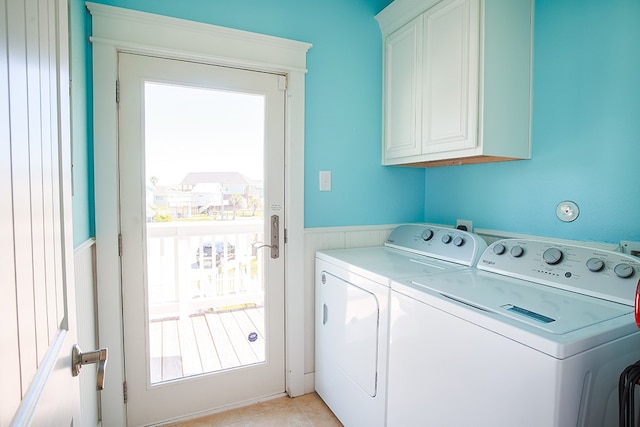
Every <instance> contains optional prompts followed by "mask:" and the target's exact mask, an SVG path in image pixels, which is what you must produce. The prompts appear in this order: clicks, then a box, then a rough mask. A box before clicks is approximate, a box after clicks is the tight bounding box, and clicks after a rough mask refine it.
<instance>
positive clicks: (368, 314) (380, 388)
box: [315, 224, 486, 427]
mask: <svg viewBox="0 0 640 427" xmlns="http://www.w3.org/2000/svg"><path fill="white" fill-rule="evenodd" d="M484 248H486V243H485V242H484V240H482V239H481V238H480V237H478V236H477V235H475V234H472V233H467V232H465V231H461V230H456V229H451V228H446V227H439V226H433V225H413V224H412V225H401V226H399V227H397V228H396V229H394V230H393V231H392V232H391V234H390V236H389V238H388V239H387V241H386V243H385V244H384V246H381V247H368V248H356V249H335V250H324V251H318V252H317V254H316V305H315V309H316V328H315V333H316V337H315V386H316V391H317V392H318V394H319V395H320V397H321V398H322V399H323V400H324V401H325V402H326V404H327V405H328V406H329V408H331V410H332V411H333V412H334V414H336V416H337V417H338V419H340V421H341V422H342V423H343V424H344V425H345V426H347V427H359V426H367V427H375V426H384V425H385V422H386V421H385V420H386V386H387V384H386V381H387V346H388V324H389V285H390V281H391V279H399V278H402V277H409V276H416V275H426V276H429V275H435V274H443V273H445V272H448V271H453V270H462V269H466V268H470V267H471V266H473V265H475V263H476V261H477V259H478V257H479V256H480V254H481V253H482V252H483V250H484Z"/></svg>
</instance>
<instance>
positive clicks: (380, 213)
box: [71, 0, 640, 243]
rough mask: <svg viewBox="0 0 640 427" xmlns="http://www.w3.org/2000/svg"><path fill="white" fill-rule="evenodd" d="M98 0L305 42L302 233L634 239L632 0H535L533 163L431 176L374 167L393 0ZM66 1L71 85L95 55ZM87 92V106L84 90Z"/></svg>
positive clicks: (86, 180) (87, 212) (638, 95)
mask: <svg viewBox="0 0 640 427" xmlns="http://www.w3.org/2000/svg"><path fill="white" fill-rule="evenodd" d="M99 2H100V3H104V4H110V5H113V6H119V7H127V8H131V9H136V10H142V11H147V12H153V13H158V14H163V15H168V16H174V17H179V18H185V19H191V20H194V21H201V22H206V23H212V24H216V25H222V26H227V27H232V28H238V29H242V30H248V31H253V32H259V33H264V34H270V35H274V36H280V37H286V38H291V39H295V40H301V41H305V42H309V43H312V44H313V47H312V48H311V50H310V51H309V53H308V69H309V73H308V75H307V78H306V89H307V92H306V130H305V139H306V141H305V176H304V182H305V226H306V227H323V226H342V225H358V224H386V223H400V222H409V221H429V222H437V223H445V224H454V223H455V220H456V218H463V219H471V220H473V222H474V226H476V227H479V228H490V229H498V230H506V231H512V232H517V233H528V234H537V235H542V236H554V237H561V238H569V239H579V240H591V241H602V242H618V241H620V240H637V241H640V185H639V181H640V172H638V162H640V78H638V77H637V76H638V70H640V25H639V23H640V2H639V1H637V0H609V1H605V2H603V1H601V0H537V1H536V8H535V37H534V45H535V48H534V70H533V71H534V82H533V95H534V98H533V129H532V137H533V145H532V156H533V157H532V159H531V160H527V161H517V162H507V163H494V164H485V165H466V166H451V167H442V168H433V169H426V170H422V169H412V168H401V167H382V166H380V157H381V153H380V150H381V148H380V140H381V130H380V122H381V86H382V82H381V79H382V76H381V68H382V67H381V39H380V31H379V29H378V26H377V24H376V22H375V20H374V19H373V16H374V15H375V14H376V13H377V12H378V11H379V10H381V9H382V8H383V7H384V6H385V5H386V4H388V3H389V0H349V1H344V0H324V1H310V0H307V1H301V0H269V1H268V2H267V1H264V0H242V1H235V2H222V1H213V0H184V1H180V2H176V1H173V0H156V1H153V2H150V1H148V0H100V1H99ZM71 4H72V9H73V11H72V20H74V21H75V23H74V26H73V28H72V29H74V30H75V31H74V32H75V35H74V37H73V43H72V51H73V52H72V53H76V54H77V55H74V66H73V71H76V69H77V70H78V71H77V73H74V75H75V78H76V79H77V80H79V77H80V76H79V74H82V67H83V66H84V65H83V61H87V60H88V59H87V58H90V56H89V55H90V47H87V48H86V52H85V53H82V52H81V51H82V46H83V45H85V43H86V38H85V37H83V38H82V40H80V39H79V37H80V36H79V34H78V32H80V31H81V29H82V25H84V24H83V20H84V18H83V16H84V13H85V11H84V7H83V6H82V3H81V2H80V1H79V0H72V1H71ZM248 12H250V13H248ZM74 17H75V18H74ZM87 34H88V33H87ZM86 46H88V45H86ZM80 56H82V58H80ZM77 80H76V83H77V84H74V92H76V93H80V92H81V90H82V85H81V84H80V83H79V82H78V81H77ZM87 81H88V79H87ZM87 84H90V83H87ZM78 85H79V86H80V87H78ZM86 95H87V97H85V98H86V99H90V96H91V93H90V90H89V91H87V92H86ZM76 98H77V99H76ZM78 99H79V100H80V102H76V103H75V105H74V112H77V115H74V118H76V119H77V117H80V116H82V114H83V112H84V111H86V112H87V114H88V116H89V117H90V111H89V108H90V101H89V104H88V106H87V105H84V106H83V105H81V103H82V102H81V99H82V97H79V96H78V97H74V102H75V101H77V100H78ZM74 123H75V121H74ZM82 126H83V125H82V123H75V124H74V141H75V145H74V151H75V153H74V164H75V169H74V174H75V178H76V179H75V183H76V188H75V191H76V196H75V197H74V222H75V224H74V231H75V232H76V236H75V237H76V238H75V241H76V242H77V243H78V242H82V241H83V240H84V239H85V238H86V237H88V236H91V235H93V219H92V218H93V212H92V206H93V194H92V190H91V187H92V175H91V169H92V167H91V160H89V161H88V163H83V162H86V161H87V160H86V158H87V156H88V158H89V159H90V158H91V156H92V154H91V150H90V149H89V150H85V151H84V152H83V147H82V138H83V136H82V135H84V137H85V138H87V140H89V141H90V140H91V139H90V138H91V136H90V132H91V127H90V126H89V127H88V129H82ZM87 145H88V146H90V144H87ZM320 170H331V171H332V173H333V191H331V192H320V191H319V190H318V172H319V171H320ZM563 200H573V201H575V202H576V203H578V205H579V206H580V208H581V214H580V216H579V217H578V219H577V220H576V221H575V222H572V223H563V222H561V221H560V220H558V219H557V218H556V216H555V208H556V205H557V204H558V203H559V202H561V201H563Z"/></svg>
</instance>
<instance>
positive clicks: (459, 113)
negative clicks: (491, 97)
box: [422, 0, 480, 154]
mask: <svg viewBox="0 0 640 427" xmlns="http://www.w3.org/2000/svg"><path fill="white" fill-rule="evenodd" d="M479 19H480V17H479V0H445V1H443V2H442V3H440V4H438V5H437V6H435V7H433V8H431V9H429V10H428V11H427V12H425V14H424V59H423V61H424V62H423V76H424V82H423V99H424V104H423V112H422V114H423V116H422V123H423V125H422V153H423V154H428V153H439V152H443V151H453V150H460V149H468V148H473V147H475V146H476V144H477V141H478V137H477V128H478V69H479V39H480V33H479Z"/></svg>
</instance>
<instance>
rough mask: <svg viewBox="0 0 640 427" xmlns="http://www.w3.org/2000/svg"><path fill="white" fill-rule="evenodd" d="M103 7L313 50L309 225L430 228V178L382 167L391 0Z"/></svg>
mask: <svg viewBox="0 0 640 427" xmlns="http://www.w3.org/2000/svg"><path fill="white" fill-rule="evenodd" d="M97 2H98V3H103V4H108V5H111V6H118V7H126V8H129V9H135V10H141V11H144V12H151V13H156V14H161V15H166V16H172V17H177V18H183V19H189V20H193V21H199V22H205V23H209V24H215V25H221V26H225V27H230V28H237V29H241V30H246V31H252V32H257V33H262V34H268V35H273V36H278V37H285V38H288V39H293V40H300V41H304V42H308V43H311V44H313V47H312V48H311V49H310V50H309V52H308V55H307V69H308V74H307V76H306V80H305V84H306V94H305V96H306V99H305V101H306V104H305V176H304V182H305V201H304V206H305V226H306V227H321V226H341V225H360V224H385V223H400V222H411V221H420V220H422V216H423V203H424V171H422V170H420V169H406V168H385V167H383V166H381V142H380V141H381V120H382V119H381V116H382V106H381V97H382V47H381V46H382V40H381V35H380V29H379V27H378V24H377V22H376V21H375V19H374V16H375V14H376V13H377V12H379V11H380V10H382V9H383V8H384V6H386V5H387V4H388V3H389V2H390V0H348V1H345V0H322V1H311V0H306V1H301V0H269V1H265V0H242V1H228V2H223V1H213V0H184V1H179V2H178V1H175V0H155V1H153V2H151V1H148V0H98V1H97ZM321 170H330V171H332V191H331V192H320V191H319V189H318V185H319V182H318V172H319V171H321ZM300 179H303V178H302V177H300Z"/></svg>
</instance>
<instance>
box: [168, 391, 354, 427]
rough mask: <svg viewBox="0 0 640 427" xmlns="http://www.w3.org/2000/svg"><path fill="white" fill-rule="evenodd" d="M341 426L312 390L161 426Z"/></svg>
mask: <svg viewBox="0 0 640 427" xmlns="http://www.w3.org/2000/svg"><path fill="white" fill-rule="evenodd" d="M214 426H215V427H223V426H224V427H284V426H288V427H342V424H341V423H340V421H338V419H337V418H336V416H335V415H333V413H332V412H331V410H330V409H329V408H328V407H327V405H325V403H324V402H323V401H322V399H320V397H319V396H318V395H317V394H316V393H310V394H305V395H304V396H299V397H296V398H293V399H291V398H289V397H280V398H277V399H274V400H270V401H267V402H262V403H257V404H255V405H251V406H247V407H245V408H238V409H232V410H230V411H226V412H220V413H218V414H213V415H209V416H206V417H203V418H198V419H195V420H191V421H185V422H180V423H172V424H167V425H166V426H164V427H214Z"/></svg>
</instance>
